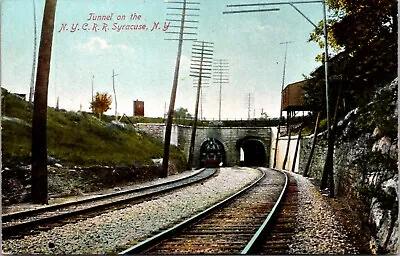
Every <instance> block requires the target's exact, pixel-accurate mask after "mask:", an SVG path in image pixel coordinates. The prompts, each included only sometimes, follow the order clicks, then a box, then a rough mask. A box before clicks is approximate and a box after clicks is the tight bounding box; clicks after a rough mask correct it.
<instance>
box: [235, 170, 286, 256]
mask: <svg viewBox="0 0 400 256" xmlns="http://www.w3.org/2000/svg"><path fill="white" fill-rule="evenodd" d="M272 169H273V170H275V171H279V172H281V173H283V175H285V184H284V186H283V189H282V192H281V194H280V195H279V197H278V200H277V201H276V202H275V205H274V207H272V210H271V212H270V213H269V214H268V216H267V218H265V220H264V222H263V224H261V226H260V227H259V229H258V230H257V232H256V233H255V234H254V235H253V237H252V238H251V239H250V241H249V242H248V243H247V245H246V247H245V248H244V249H243V250H242V252H241V253H240V254H250V253H254V250H255V249H256V247H257V246H258V245H259V244H260V240H261V239H262V238H263V237H264V234H265V232H266V228H267V227H268V226H269V225H270V223H271V222H270V221H271V219H272V218H273V217H275V214H276V210H277V208H278V207H279V205H280V204H281V201H282V198H283V196H284V194H285V193H286V189H287V186H288V181H289V179H288V175H287V174H286V173H285V172H283V171H281V170H278V169H275V168H272Z"/></svg>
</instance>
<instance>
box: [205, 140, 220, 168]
mask: <svg viewBox="0 0 400 256" xmlns="http://www.w3.org/2000/svg"><path fill="white" fill-rule="evenodd" d="M210 162H212V164H216V165H219V164H220V163H222V166H225V165H226V152H225V147H224V145H223V144H222V143H221V142H220V141H219V140H217V139H214V138H208V139H207V140H205V141H204V142H203V143H202V144H201V147H200V168H201V167H205V166H206V165H207V164H210Z"/></svg>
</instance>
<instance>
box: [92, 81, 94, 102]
mask: <svg viewBox="0 0 400 256" xmlns="http://www.w3.org/2000/svg"><path fill="white" fill-rule="evenodd" d="M93 84H94V75H93V76H92V102H93V101H94V94H93Z"/></svg>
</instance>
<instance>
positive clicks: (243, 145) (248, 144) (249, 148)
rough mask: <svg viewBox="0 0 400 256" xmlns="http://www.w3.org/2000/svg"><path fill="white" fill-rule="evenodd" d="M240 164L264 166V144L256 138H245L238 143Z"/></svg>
mask: <svg viewBox="0 0 400 256" xmlns="http://www.w3.org/2000/svg"><path fill="white" fill-rule="evenodd" d="M238 146H239V150H240V165H241V166H264V165H265V163H266V152H265V147H264V144H263V143H262V142H261V141H260V140H259V139H257V138H245V139H243V140H241V141H239V143H238Z"/></svg>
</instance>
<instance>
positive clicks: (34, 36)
mask: <svg viewBox="0 0 400 256" xmlns="http://www.w3.org/2000/svg"><path fill="white" fill-rule="evenodd" d="M35 1H36V0H32V3H33V63H32V75H31V86H30V88H29V103H32V101H33V94H34V92H35V70H36V54H37V49H36V48H37V28H36V6H35Z"/></svg>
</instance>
